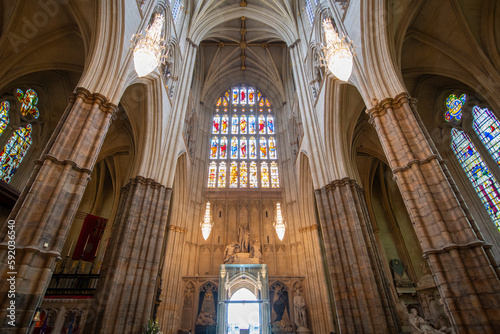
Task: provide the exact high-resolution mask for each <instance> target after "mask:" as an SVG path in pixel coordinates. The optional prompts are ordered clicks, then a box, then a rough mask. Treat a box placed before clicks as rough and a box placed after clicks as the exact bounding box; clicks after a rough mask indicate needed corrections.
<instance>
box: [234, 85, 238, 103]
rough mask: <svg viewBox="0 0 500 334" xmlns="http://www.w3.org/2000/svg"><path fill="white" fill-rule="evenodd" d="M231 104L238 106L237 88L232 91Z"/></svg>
mask: <svg viewBox="0 0 500 334" xmlns="http://www.w3.org/2000/svg"><path fill="white" fill-rule="evenodd" d="M233 104H234V105H236V104H238V88H234V89H233Z"/></svg>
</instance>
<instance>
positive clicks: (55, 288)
mask: <svg viewBox="0 0 500 334" xmlns="http://www.w3.org/2000/svg"><path fill="white" fill-rule="evenodd" d="M98 281H99V274H54V275H52V279H51V280H50V284H49V287H48V288H47V292H46V293H45V295H46V296H93V295H94V293H95V291H96V287H97V282H98Z"/></svg>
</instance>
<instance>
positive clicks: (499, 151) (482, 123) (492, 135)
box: [472, 106, 500, 166]
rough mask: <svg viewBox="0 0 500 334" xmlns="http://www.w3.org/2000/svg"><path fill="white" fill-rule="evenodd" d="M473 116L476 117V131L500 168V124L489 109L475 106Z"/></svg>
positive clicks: (474, 123)
mask: <svg viewBox="0 0 500 334" xmlns="http://www.w3.org/2000/svg"><path fill="white" fill-rule="evenodd" d="M472 114H473V115H474V121H473V122H472V127H473V128H474V131H476V133H477V135H478V136H479V138H480V139H481V141H482V142H483V144H484V146H485V147H486V149H487V150H488V152H489V153H490V155H491V157H492V158H493V159H494V160H495V162H496V163H497V165H499V166H500V122H498V119H497V118H496V117H495V115H493V113H492V112H491V111H490V110H488V108H484V109H481V108H479V107H478V106H475V107H474V108H472Z"/></svg>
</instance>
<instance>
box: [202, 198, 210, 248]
mask: <svg viewBox="0 0 500 334" xmlns="http://www.w3.org/2000/svg"><path fill="white" fill-rule="evenodd" d="M212 225H213V224H212V215H211V214H210V202H207V207H206V209H205V215H204V216H203V220H202V221H201V234H202V235H203V239H205V240H207V239H208V236H209V235H210V231H212Z"/></svg>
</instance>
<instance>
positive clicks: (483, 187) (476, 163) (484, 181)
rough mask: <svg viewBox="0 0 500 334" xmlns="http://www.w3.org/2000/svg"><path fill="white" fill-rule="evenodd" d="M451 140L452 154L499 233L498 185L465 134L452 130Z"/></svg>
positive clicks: (499, 199) (499, 190)
mask: <svg viewBox="0 0 500 334" xmlns="http://www.w3.org/2000/svg"><path fill="white" fill-rule="evenodd" d="M451 138H452V142H451V147H452V149H453V152H454V153H455V155H456V157H457V158H458V160H459V161H460V164H461V165H462V168H463V169H464V171H465V173H466V174H467V176H468V177H469V180H470V181H471V183H472V185H473V186H474V189H475V190H476V193H477V194H478V196H479V198H480V199H481V202H482V203H483V205H484V207H485V208H486V210H487V211H488V213H489V215H490V216H491V218H492V219H493V222H494V223H495V225H496V227H497V229H498V230H499V231H500V193H499V192H500V185H499V184H498V182H497V180H496V179H495V177H494V176H493V175H492V174H491V173H490V171H489V169H488V167H487V166H486V164H485V163H484V161H483V159H482V158H481V155H480V154H479V152H478V151H477V149H476V147H475V146H474V144H473V143H472V141H471V140H470V138H469V136H468V135H467V134H466V133H464V132H463V131H458V130H457V129H452V130H451Z"/></svg>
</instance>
